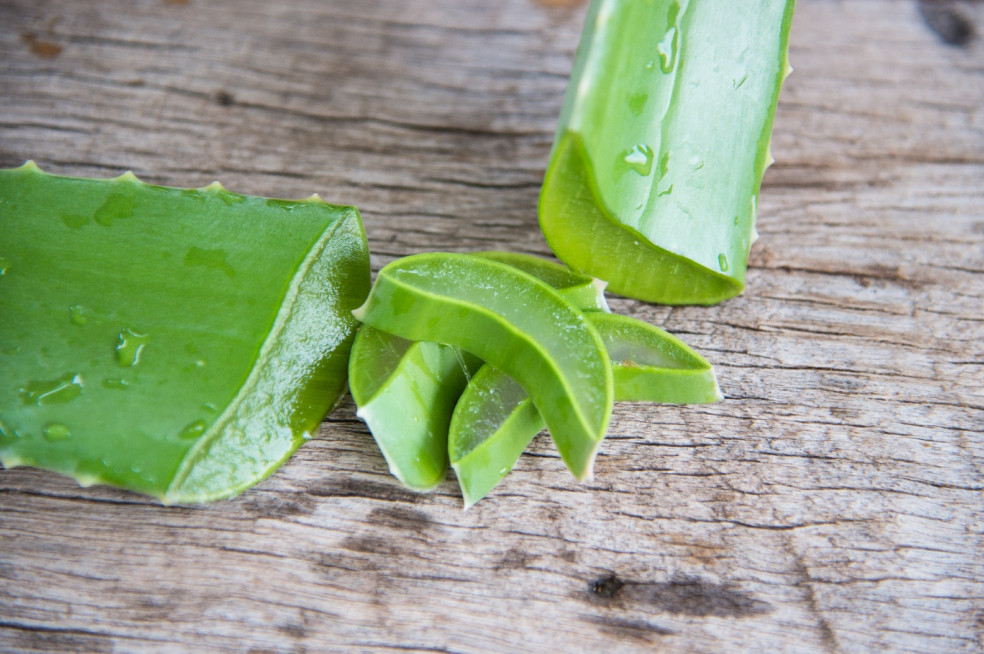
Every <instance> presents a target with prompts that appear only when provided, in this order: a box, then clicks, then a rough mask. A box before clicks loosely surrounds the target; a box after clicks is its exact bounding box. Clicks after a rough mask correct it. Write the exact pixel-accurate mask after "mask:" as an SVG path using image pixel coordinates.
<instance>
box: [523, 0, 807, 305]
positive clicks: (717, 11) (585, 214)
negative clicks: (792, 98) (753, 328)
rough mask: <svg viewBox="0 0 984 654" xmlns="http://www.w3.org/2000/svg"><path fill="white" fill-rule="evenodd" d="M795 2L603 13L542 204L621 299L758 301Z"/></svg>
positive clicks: (611, 4) (561, 249)
mask: <svg viewBox="0 0 984 654" xmlns="http://www.w3.org/2000/svg"><path fill="white" fill-rule="evenodd" d="M793 6H794V1H793V0H754V1H752V0H749V1H747V2H746V1H742V2H725V1H723V0H722V1H716V0H715V1H709V2H708V1H699V0H689V1H688V0H650V1H637V0H592V3H591V5H590V7H589V10H588V14H587V17H586V20H585V25H584V30H583V33H582V36H581V43H580V47H579V49H578V55H577V57H576V60H575V63H574V70H573V72H572V74H571V79H570V83H569V86H568V89H567V95H566V97H565V99H564V107H563V110H562V112H561V116H560V121H559V124H558V129H557V134H556V138H555V140H554V147H553V151H552V154H551V159H550V163H549V166H548V168H547V172H546V176H545V178H544V183H543V187H542V190H541V194H540V204H539V214H540V227H541V229H542V230H543V233H544V236H545V237H546V239H547V242H548V243H549V244H550V246H551V248H553V250H554V252H555V253H556V255H557V257H558V258H559V259H561V260H562V261H564V262H565V263H566V264H567V265H569V266H570V267H572V268H574V269H576V270H580V271H582V272H584V273H587V274H589V275H591V276H593V277H597V278H599V279H602V280H605V281H607V282H608V289H609V290H610V291H612V292H615V293H619V294H621V295H626V296H629V297H634V298H637V299H641V300H646V301H649V302H657V303H663V304H713V303H716V302H719V301H721V300H723V299H726V298H729V297H732V296H734V295H737V294H738V293H740V292H741V291H742V290H743V288H744V283H745V270H746V266H747V260H748V253H749V249H750V247H751V244H752V241H753V240H754V238H755V217H756V211H757V203H758V194H759V187H760V185H761V181H762V175H763V174H764V172H765V169H766V167H767V166H768V165H769V164H770V163H771V154H770V150H769V142H770V138H771V133H772V122H773V117H774V114H775V109H776V104H777V100H778V96H779V89H780V87H781V85H782V82H783V80H784V79H785V77H786V75H787V74H788V72H789V70H790V68H789V65H788V61H787V47H788V38H789V28H790V24H791V22H792V15H793Z"/></svg>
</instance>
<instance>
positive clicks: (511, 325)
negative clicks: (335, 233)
mask: <svg viewBox="0 0 984 654" xmlns="http://www.w3.org/2000/svg"><path fill="white" fill-rule="evenodd" d="M355 315H356V317H357V318H358V319H359V320H361V321H362V322H364V323H366V324H368V325H370V326H372V327H375V328H377V329H381V330H383V331H386V332H388V333H391V334H394V335H396V336H400V337H401V338H406V339H409V340H415V341H433V342H437V343H443V344H446V345H455V346H458V347H461V348H462V349H464V350H467V351H469V352H471V353H473V354H475V355H476V356H478V357H479V358H480V359H482V360H484V361H486V362H488V363H490V364H492V365H493V366H495V367H497V368H499V369H501V370H505V371H507V372H508V373H509V374H510V375H511V376H512V377H514V378H515V379H517V380H518V381H519V383H520V384H521V385H522V386H523V388H525V389H526V390H527V392H528V393H529V394H530V396H531V398H532V401H533V403H534V404H535V405H536V406H537V407H538V409H539V411H540V412H541V414H542V415H543V416H544V419H545V420H546V423H547V425H548V428H549V429H550V433H551V435H552V437H553V439H554V441H555V442H556V444H557V449H558V451H559V452H560V454H561V457H562V458H563V459H564V462H565V463H566V464H567V466H568V467H569V468H570V470H571V471H572V472H573V473H574V475H575V476H576V477H577V478H578V479H587V478H590V476H591V468H592V464H593V462H594V457H595V454H596V452H597V448H598V445H599V444H600V443H601V440H602V439H603V438H604V435H605V431H606V429H607V426H608V420H609V417H610V415H611V409H612V401H613V400H612V371H611V365H610V363H609V361H608V357H607V354H606V352H605V349H604V344H603V343H602V341H601V337H600V336H599V335H598V332H597V330H596V329H595V328H594V327H593V326H592V325H591V323H590V322H588V320H587V319H586V318H585V317H584V314H583V313H581V311H579V310H578V309H577V308H575V307H574V306H573V305H571V304H570V303H569V302H567V301H566V300H564V299H563V298H562V297H561V296H560V295H559V294H558V293H557V291H555V290H554V289H553V288H552V287H550V286H549V285H547V284H546V283H544V282H542V281H540V280H539V279H537V278H535V277H533V276H532V275H529V274H527V273H524V272H522V271H520V270H518V269H516V268H514V267H512V266H509V265H506V264H502V263H499V262H495V261H490V260H488V259H484V258H481V257H477V256H473V255H464V254H450V253H431V254H421V255H414V256H411V257H406V258H404V259H399V260H397V261H394V262H393V263H391V264H389V265H387V266H386V267H384V268H383V269H382V270H381V271H380V272H379V275H378V276H377V278H376V283H375V285H374V286H373V288H372V291H371V292H370V294H369V298H368V300H366V303H365V304H364V305H363V306H362V307H360V308H359V309H358V310H357V311H356V312H355Z"/></svg>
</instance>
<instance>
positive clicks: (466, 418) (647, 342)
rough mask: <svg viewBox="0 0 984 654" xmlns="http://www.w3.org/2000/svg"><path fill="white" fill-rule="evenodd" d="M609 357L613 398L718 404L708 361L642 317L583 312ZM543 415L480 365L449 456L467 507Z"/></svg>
mask: <svg viewBox="0 0 984 654" xmlns="http://www.w3.org/2000/svg"><path fill="white" fill-rule="evenodd" d="M586 315H587V317H588V319H589V320H591V322H592V323H593V324H594V325H595V327H596V328H597V329H598V333H599V334H601V338H602V341H603V342H604V343H605V347H606V349H607V351H608V355H609V357H610V358H611V365H612V368H613V371H614V382H615V401H643V402H671V403H680V404H684V403H686V404H702V403H708V402H717V401H719V400H721V399H722V396H721V392H720V390H719V389H718V384H717V379H716V378H715V376H714V371H713V369H712V368H711V364H709V363H708V362H707V360H706V359H704V358H703V357H702V356H700V355H699V354H697V353H696V352H695V351H694V350H692V349H691V348H690V347H689V346H687V345H686V344H685V343H684V342H683V341H681V340H680V339H678V338H676V337H675V336H673V335H671V334H669V333H667V332H665V331H663V330H662V329H660V328H658V327H654V326H653V325H650V324H648V323H645V322H643V321H641V320H636V319H635V318H630V317H628V316H619V315H613V314H604V313H589V314H586ZM543 427H544V422H543V418H541V417H540V414H539V413H538V412H537V410H536V407H534V406H533V403H532V402H531V401H530V399H529V397H528V396H527V395H526V393H525V391H523V389H522V387H521V386H520V385H519V384H518V383H516V382H515V381H514V380H513V379H511V378H510V377H509V376H508V375H507V374H506V373H504V372H502V371H500V370H497V369H495V368H493V367H492V366H483V367H482V369H481V370H479V371H478V372H477V373H476V374H475V376H474V377H473V378H472V380H471V382H469V383H468V386H467V387H465V391H464V392H463V393H462V395H461V399H460V400H458V404H457V406H456V407H455V410H454V414H453V416H452V417H451V426H450V429H449V437H448V451H449V454H450V458H451V466H452V467H453V468H454V471H455V474H456V475H457V477H458V483H459V485H460V486H461V492H462V495H463V497H464V500H465V508H468V507H470V506H472V505H473V504H475V502H478V501H479V500H480V499H482V498H483V497H485V496H486V495H487V494H488V493H489V491H491V490H492V488H493V487H495V485H496V484H498V483H499V481H501V480H502V478H503V477H505V476H506V474H508V473H509V471H510V470H512V469H513V467H514V466H515V465H516V462H517V461H518V460H519V457H520V455H522V453H523V451H524V450H525V449H526V447H527V446H528V445H529V444H530V441H532V440H533V438H534V437H535V436H536V435H537V434H538V433H540V431H541V430H542V429H543Z"/></svg>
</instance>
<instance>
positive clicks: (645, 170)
mask: <svg viewBox="0 0 984 654" xmlns="http://www.w3.org/2000/svg"><path fill="white" fill-rule="evenodd" d="M622 161H624V162H625V163H626V164H628V165H629V168H631V169H632V170H634V171H636V172H637V173H639V174H640V175H642V176H643V177H645V176H646V175H648V174H649V173H651V172H652V171H653V149H652V148H651V147H649V146H648V145H646V144H645V143H640V144H639V145H636V146H634V147H632V148H629V149H628V150H626V151H625V153H623V155H622Z"/></svg>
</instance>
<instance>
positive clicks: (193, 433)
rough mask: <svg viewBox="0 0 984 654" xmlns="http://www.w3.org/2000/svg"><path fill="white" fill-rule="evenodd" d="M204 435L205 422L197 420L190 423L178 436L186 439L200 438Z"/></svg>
mask: <svg viewBox="0 0 984 654" xmlns="http://www.w3.org/2000/svg"><path fill="white" fill-rule="evenodd" d="M204 433H205V421H204V420H196V421H194V422H192V423H190V424H189V425H188V426H186V427H185V428H184V429H182V430H181V433H180V434H178V437H179V438H184V439H191V438H198V437H199V436H201V435H202V434H204Z"/></svg>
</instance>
